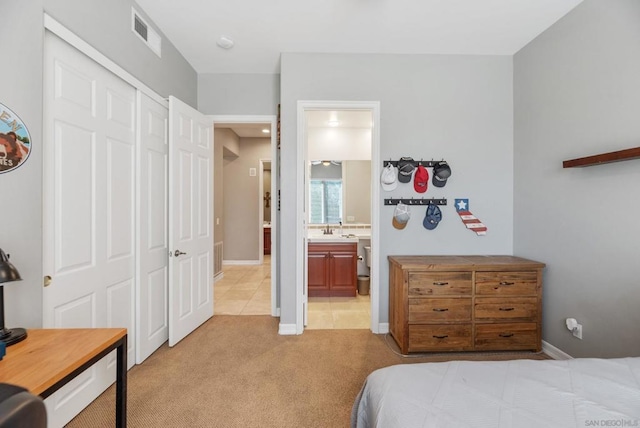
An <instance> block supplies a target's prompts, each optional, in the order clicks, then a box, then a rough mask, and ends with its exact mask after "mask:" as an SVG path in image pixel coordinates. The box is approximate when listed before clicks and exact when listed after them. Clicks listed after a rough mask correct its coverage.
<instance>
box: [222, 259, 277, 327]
mask: <svg viewBox="0 0 640 428" xmlns="http://www.w3.org/2000/svg"><path fill="white" fill-rule="evenodd" d="M222 272H223V273H224V276H223V278H222V279H221V280H220V281H218V282H216V283H215V284H214V286H213V297H214V303H213V312H214V314H216V315H271V256H269V255H266V256H264V261H263V263H262V265H226V266H223V268H222Z"/></svg>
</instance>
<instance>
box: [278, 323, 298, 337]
mask: <svg viewBox="0 0 640 428" xmlns="http://www.w3.org/2000/svg"><path fill="white" fill-rule="evenodd" d="M278 334H279V335H281V336H295V335H296V334H298V328H297V326H296V325H295V324H282V323H281V324H280V326H279V327H278Z"/></svg>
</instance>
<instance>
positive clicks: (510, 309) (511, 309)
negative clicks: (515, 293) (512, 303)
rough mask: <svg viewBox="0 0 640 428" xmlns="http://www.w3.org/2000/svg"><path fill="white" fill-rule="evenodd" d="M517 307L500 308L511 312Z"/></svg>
mask: <svg viewBox="0 0 640 428" xmlns="http://www.w3.org/2000/svg"><path fill="white" fill-rule="evenodd" d="M514 309H515V308H500V310H501V311H503V312H509V311H513V310H514Z"/></svg>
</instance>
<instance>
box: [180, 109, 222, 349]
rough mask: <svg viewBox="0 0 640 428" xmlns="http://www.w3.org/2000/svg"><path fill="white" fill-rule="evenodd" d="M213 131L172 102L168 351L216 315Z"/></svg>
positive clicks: (199, 116)
mask: <svg viewBox="0 0 640 428" xmlns="http://www.w3.org/2000/svg"><path fill="white" fill-rule="evenodd" d="M212 128H213V124H212V122H211V120H208V119H207V118H206V117H205V116H204V115H203V114H201V113H200V112H198V111H197V110H194V109H193V108H191V107H190V106H188V105H187V104H185V103H183V102H182V101H180V100H178V99H176V98H174V97H169V201H170V204H169V251H170V257H169V346H174V345H175V344H176V343H178V342H179V341H180V340H182V339H183V338H184V337H185V336H187V335H188V334H189V333H191V332H192V331H193V330H195V329H196V328H197V327H198V326H200V325H201V324H202V323H203V322H205V321H206V320H208V319H209V318H211V317H212V316H213V215H212V213H213V200H212V195H213V192H212V189H213V129H212Z"/></svg>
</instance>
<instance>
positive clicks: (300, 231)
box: [296, 100, 386, 334]
mask: <svg viewBox="0 0 640 428" xmlns="http://www.w3.org/2000/svg"><path fill="white" fill-rule="evenodd" d="M307 110H369V111H371V116H372V118H373V124H372V127H371V248H372V257H371V258H372V260H371V279H370V281H371V290H370V295H371V331H372V332H373V333H381V332H385V330H386V329H385V327H384V326H381V325H380V260H379V258H378V257H376V256H375V255H374V254H376V253H377V251H378V249H379V248H380V233H379V232H380V226H379V224H380V222H379V219H380V207H379V206H378V204H379V203H380V186H379V185H378V177H379V176H380V172H381V166H380V165H381V161H380V101H305V100H299V101H298V106H297V113H298V114H297V131H298V132H297V152H298V160H297V165H296V170H297V172H298V175H297V178H296V181H297V183H298V190H297V195H296V333H297V334H302V332H303V331H304V311H305V301H306V294H305V290H306V286H307V275H306V263H305V260H304V255H305V254H306V251H304V245H305V243H306V233H307V231H306V219H305V208H304V201H305V191H306V189H305V187H306V186H304V185H302V183H304V182H305V174H306V170H307V169H306V168H305V165H306V164H307V161H308V159H307V144H306V133H305V119H304V116H305V115H304V113H305V111H307Z"/></svg>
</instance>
